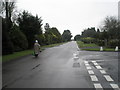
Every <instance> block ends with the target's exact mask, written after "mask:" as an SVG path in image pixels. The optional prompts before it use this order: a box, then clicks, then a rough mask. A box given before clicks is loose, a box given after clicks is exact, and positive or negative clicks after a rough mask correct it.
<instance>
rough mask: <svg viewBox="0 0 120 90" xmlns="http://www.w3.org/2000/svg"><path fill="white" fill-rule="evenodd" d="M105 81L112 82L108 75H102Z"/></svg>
mask: <svg viewBox="0 0 120 90" xmlns="http://www.w3.org/2000/svg"><path fill="white" fill-rule="evenodd" d="M104 77H105V79H106V80H107V81H108V82H109V81H110V82H112V81H114V80H113V79H112V78H111V77H110V76H109V75H104Z"/></svg>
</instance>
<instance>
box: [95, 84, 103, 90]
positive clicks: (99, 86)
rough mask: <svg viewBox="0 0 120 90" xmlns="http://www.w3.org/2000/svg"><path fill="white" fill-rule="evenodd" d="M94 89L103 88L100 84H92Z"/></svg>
mask: <svg viewBox="0 0 120 90" xmlns="http://www.w3.org/2000/svg"><path fill="white" fill-rule="evenodd" d="M94 87H95V88H96V89H97V88H103V87H102V85H101V84H100V83H94Z"/></svg>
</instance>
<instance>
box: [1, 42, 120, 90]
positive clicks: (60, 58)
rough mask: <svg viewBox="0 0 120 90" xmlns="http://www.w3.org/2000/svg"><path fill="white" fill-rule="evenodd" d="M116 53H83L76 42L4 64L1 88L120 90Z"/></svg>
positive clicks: (119, 73)
mask: <svg viewBox="0 0 120 90" xmlns="http://www.w3.org/2000/svg"><path fill="white" fill-rule="evenodd" d="M118 56H119V55H118V52H100V51H97V52H96V51H82V50H80V49H79V48H78V46H77V44H76V42H75V41H71V42H68V43H66V44H63V45H60V46H56V47H52V48H47V49H45V50H44V51H42V52H41V53H40V55H39V57H38V58H35V57H34V56H32V55H30V56H27V57H24V58H21V59H18V60H15V61H14V62H9V63H6V64H3V67H2V71H3V72H2V77H3V82H2V84H3V88H84V89H85V88H95V89H99V90H104V89H105V88H109V89H108V90H120V89H119V85H120V82H119V81H118V79H119V78H118V77H119V75H120V72H119V69H118V66H119V63H120V62H119V60H118Z"/></svg>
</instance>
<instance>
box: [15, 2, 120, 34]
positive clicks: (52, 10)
mask: <svg viewBox="0 0 120 90" xmlns="http://www.w3.org/2000/svg"><path fill="white" fill-rule="evenodd" d="M118 1H120V0H17V9H18V10H19V11H23V10H27V11H29V12H30V13H31V14H33V15H36V14H37V15H38V16H39V17H41V18H42V19H43V30H44V25H45V23H49V25H50V27H56V28H57V29H58V30H59V31H60V33H61V34H62V33H63V31H64V30H67V29H68V30H70V31H71V33H72V35H73V36H75V35H76V34H81V32H82V31H83V30H84V29H87V28H90V27H95V28H99V27H100V26H101V25H102V24H103V20H104V19H105V17H107V16H118Z"/></svg>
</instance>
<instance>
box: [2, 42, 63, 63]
mask: <svg viewBox="0 0 120 90" xmlns="http://www.w3.org/2000/svg"><path fill="white" fill-rule="evenodd" d="M62 44H64V43H57V44H51V45H45V46H42V47H41V50H42V51H43V50H44V49H45V48H49V47H54V46H58V45H62ZM30 54H33V50H25V51H20V52H14V53H13V54H9V55H4V56H2V62H3V63H5V62H8V61H11V60H14V59H18V58H20V57H23V56H27V55H30Z"/></svg>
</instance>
